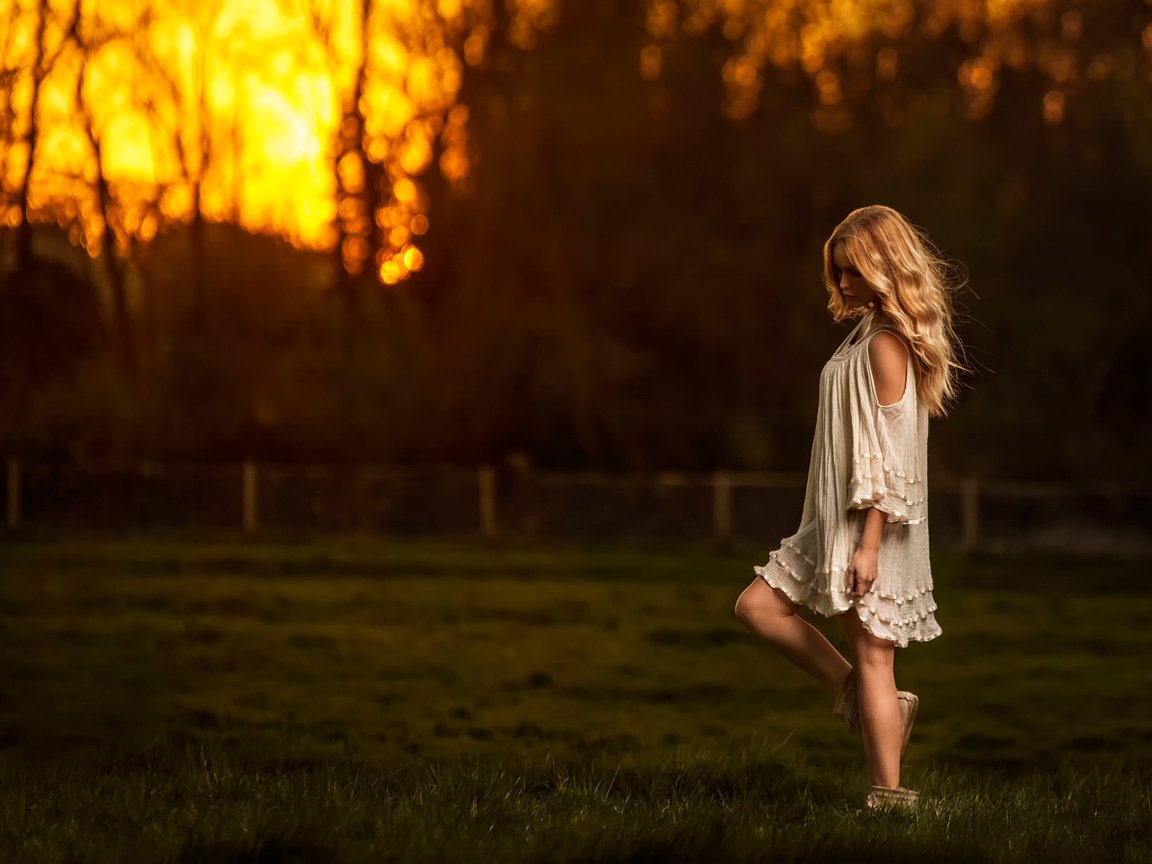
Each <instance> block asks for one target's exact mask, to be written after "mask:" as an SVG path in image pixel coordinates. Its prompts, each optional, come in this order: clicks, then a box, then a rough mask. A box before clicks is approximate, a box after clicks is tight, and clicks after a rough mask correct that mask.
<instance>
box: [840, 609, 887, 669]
mask: <svg viewBox="0 0 1152 864" xmlns="http://www.w3.org/2000/svg"><path fill="white" fill-rule="evenodd" d="M843 621H844V630H845V631H846V635H847V637H848V643H849V645H850V647H851V650H852V656H853V658H854V659H855V661H856V665H857V666H869V667H875V668H885V667H891V666H892V662H893V658H894V656H895V649H896V643H895V642H893V641H892V640H890V639H882V638H881V637H879V636H876V635H874V634H872V633H869V632H868V630H866V629H865V627H864V624H863V623H862V622H861V621H860V616H859V615H858V613H857V612H856V610H855V609H849V610H848V611H847V612H845V613H844V614H843Z"/></svg>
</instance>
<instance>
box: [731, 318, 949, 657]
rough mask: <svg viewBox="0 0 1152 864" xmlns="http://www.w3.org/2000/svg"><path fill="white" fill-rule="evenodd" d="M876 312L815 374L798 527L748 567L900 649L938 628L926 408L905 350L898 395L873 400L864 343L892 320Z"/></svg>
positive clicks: (811, 604) (930, 636)
mask: <svg viewBox="0 0 1152 864" xmlns="http://www.w3.org/2000/svg"><path fill="white" fill-rule="evenodd" d="M875 314H876V313H875V310H871V311H869V312H868V313H866V314H865V315H864V316H863V317H862V318H861V320H860V323H858V324H857V325H856V327H855V328H854V329H853V330H852V332H851V333H849V334H848V337H847V338H846V339H845V340H844V341H843V342H842V343H841V344H840V347H839V348H837V349H836V351H835V352H834V353H833V355H832V357H831V359H830V360H829V361H828V362H827V363H826V364H825V365H824V369H823V371H822V372H821V373H820V401H819V408H818V410H817V414H816V432H815V435H814V436H813V438H812V457H811V462H810V463H809V466H808V485H807V488H806V490H805V493H804V513H803V515H802V516H801V519H800V528H799V530H797V531H796V533H795V534H793V535H791V536H790V537H785V538H783V539H782V540H781V541H780V548H779V549H777V550H776V551H774V552H771V553H769V555H768V563H766V564H764V565H763V566H757V567H754V568H753V569H754V570H755V572H756V573H757V575H759V576H762V577H763V578H764V580H765V581H766V582H767V583H768V584H769V585H771V586H772V587H774V588H779V589H780V590H781V591H783V592H784V593H785V594H786V595H788V597H789V599H791V600H792V602H793V603H798V604H802V605H804V606H807V607H808V608H809V609H813V610H815V611H816V612H819V613H820V614H821V615H824V616H825V617H830V616H832V615H838V614H840V613H842V612H846V611H847V610H849V609H851V608H853V607H855V609H856V612H857V614H858V615H859V617H860V621H861V623H862V624H863V625H864V629H866V630H867V631H868V632H869V633H872V634H873V635H875V636H878V637H880V638H882V639H888V640H891V641H893V642H895V643H896V644H897V645H898V646H899V647H901V648H906V647H907V646H908V643H909V642H910V641H919V642H926V641H928V640H929V639H934V638H936V637H937V636H939V635H940V634H941V632H943V631H942V630H941V628H940V625H939V624H938V623H937V622H936V616H935V615H934V614H933V613H934V612H935V611H936V602H935V601H934V600H933V597H932V567H931V563H930V561H929V555H928V486H927V484H928V409H927V407H926V406H924V405H922V404H921V403H920V400H919V399H918V398H917V394H916V378H915V374H916V373H915V369H914V367H913V361H912V357H911V355H909V357H908V370H907V375H906V377H905V386H904V395H903V396H902V397H901V398H900V400H899V401H897V402H894V403H892V404H891V405H881V404H880V401H879V399H878V397H877V396H876V385H875V383H874V381H873V379H872V365H871V363H870V362H869V359H868V348H867V345H868V341H869V339H871V337H872V336H873V335H874V334H875V333H877V332H879V331H880V330H882V329H891V328H885V327H879V326H876V325H875ZM893 332H895V331H893ZM858 333H859V334H861V338H860V339H858V340H857V341H856V342H855V344H853V342H852V340H853V338H854V337H855V336H856V335H857V334H858ZM869 507H875V508H877V509H879V510H883V511H884V512H885V513H886V514H887V517H886V520H885V524H884V532H883V536H882V538H881V541H880V549H879V552H878V554H877V565H876V566H877V576H876V581H875V582H873V583H872V587H871V589H870V590H869V591H868V592H866V593H865V594H864V595H863V596H862V597H858V596H855V595H853V594H851V593H850V591H851V585H850V584H848V582H849V580H848V577H847V575H846V571H847V568H848V565H849V563H851V561H852V556H853V554H854V553H855V551H856V547H857V546H858V545H859V544H860V538H861V536H862V535H863V533H864V522H865V520H866V518H867V515H868V508H869Z"/></svg>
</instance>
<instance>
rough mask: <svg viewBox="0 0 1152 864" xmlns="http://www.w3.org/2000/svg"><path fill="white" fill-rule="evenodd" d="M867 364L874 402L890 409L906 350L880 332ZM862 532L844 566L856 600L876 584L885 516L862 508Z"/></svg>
mask: <svg viewBox="0 0 1152 864" xmlns="http://www.w3.org/2000/svg"><path fill="white" fill-rule="evenodd" d="M868 361H869V363H870V364H871V366H872V380H873V381H874V382H875V384H876V398H877V399H878V400H879V404H880V405H892V404H894V403H896V402H899V401H900V398H901V397H902V396H903V395H904V387H905V383H906V382H905V380H904V379H905V378H906V377H907V373H908V349H907V348H906V347H904V342H903V341H902V340H901V339H900V337H899V336H897V335H896V334H895V333H892V332H889V331H887V330H881V331H880V332H879V333H876V334H875V335H874V336H873V337H872V339H871V340H870V341H869V343H868ZM863 509H865V510H866V511H867V515H866V516H865V517H864V531H863V533H862V534H861V535H860V545H859V546H857V547H856V551H855V552H854V553H853V555H852V562H851V563H850V564H849V565H848V588H849V590H850V591H851V592H852V593H853V594H855V595H856V596H858V597H859V596H863V595H864V594H866V593H867V592H868V590H869V589H870V588H871V587H872V583H873V582H875V581H876V571H877V568H876V559H877V557H878V556H879V553H880V541H881V540H882V539H883V537H884V523H885V522H886V521H887V520H888V514H887V513H885V512H884V511H883V510H877V509H876V508H875V507H867V508H863Z"/></svg>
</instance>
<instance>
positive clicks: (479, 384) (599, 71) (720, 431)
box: [0, 0, 1152, 483]
mask: <svg viewBox="0 0 1152 864" xmlns="http://www.w3.org/2000/svg"><path fill="white" fill-rule="evenodd" d="M223 3H224V0H215V2H213V3H202V4H193V3H189V2H184V3H177V2H173V3H171V4H167V3H165V2H162V0H153V2H151V3H137V4H124V5H125V7H128V6H132V9H133V10H134V11H132V12H131V13H129V12H124V14H123V20H116V21H112V20H100V21H97V20H89V18H88V17H86V16H88V14H89V13H82V11H81V7H80V6H79V5H78V3H77V2H76V0H69V2H55V3H50V2H48V0H23V2H20V0H8V2H7V4H6V8H4V4H0V22H2V21H6V22H7V23H6V24H5V23H0V29H3V32H0V51H2V52H3V54H2V55H0V56H2V58H3V62H4V67H3V69H2V70H0V72H2V75H3V77H2V79H0V139H2V140H0V148H2V154H0V217H2V218H0V225H3V227H2V228H0V273H2V282H0V404H2V405H3V412H2V414H0V453H7V454H11V455H18V456H23V457H37V458H44V457H50V458H66V459H75V460H82V461H83V460H118V459H133V458H156V459H176V458H178V459H191V460H217V459H237V458H242V457H254V458H258V459H275V460H286V461H292V460H324V461H344V460H351V461H359V460H387V461H393V460H396V461H416V462H423V461H430V462H431V461H445V460H447V461H459V462H474V461H477V460H494V461H498V462H500V461H503V460H505V459H507V458H508V457H509V455H510V454H513V453H519V454H523V455H524V456H526V457H527V458H528V459H530V460H531V461H532V462H533V463H534V464H537V465H541V466H557V467H558V466H563V467H600V468H605V469H613V470H615V469H652V468H694V469H709V468H720V467H724V468H755V469H773V470H786V471H801V470H803V469H804V467H805V466H806V464H807V458H808V452H809V447H810V443H811V436H812V429H813V424H814V420H815V410H816V384H817V375H818V372H819V369H820V367H821V365H822V364H823V362H824V361H825V360H826V359H827V356H828V355H829V353H830V352H831V351H832V349H833V348H834V347H835V346H836V345H837V344H838V343H839V342H840V341H841V340H842V339H843V337H844V335H845V333H846V329H845V327H844V325H835V324H833V323H832V321H831V319H830V317H829V314H828V311H827V309H826V303H827V297H826V294H825V291H824V289H823V287H822V285H821V281H820V269H821V268H820V249H821V246H822V244H823V242H824V240H825V238H826V237H827V235H828V234H829V233H830V232H831V230H832V229H833V228H834V227H835V225H836V224H837V223H838V222H839V221H840V219H842V218H843V216H844V215H846V214H847V213H848V211H849V210H851V209H853V208H855V207H858V206H862V205H865V204H871V203H884V204H888V205H890V206H893V207H896V208H897V209H899V210H901V211H902V212H904V213H905V214H906V215H907V216H908V217H909V218H910V219H911V220H912V221H913V222H915V223H916V224H918V225H920V226H922V227H924V228H925V229H926V230H927V231H928V232H929V234H930V235H931V237H932V238H933V239H934V241H935V242H936V243H937V244H938V245H939V247H940V248H941V249H942V251H943V252H944V254H945V255H946V256H947V257H948V258H950V259H953V260H957V261H960V262H963V264H964V266H965V268H966V271H967V276H968V282H969V285H970V290H968V291H966V292H964V293H963V294H961V295H960V296H959V298H958V301H959V302H958V310H957V314H958V317H957V325H958V330H959V332H960V334H961V336H962V337H963V339H964V342H965V344H966V346H967V348H968V362H969V363H970V364H971V365H972V366H974V367H975V368H976V370H977V374H976V375H975V376H972V377H970V378H968V379H967V381H966V387H965V389H964V390H963V395H962V396H961V398H960V399H959V401H958V402H957V404H956V405H955V406H954V408H953V410H952V412H951V414H950V416H949V417H948V418H946V419H944V420H937V421H934V422H933V426H932V433H931V435H932V446H931V448H930V449H931V454H932V464H933V473H934V474H935V476H937V477H939V476H941V475H942V474H947V475H962V474H973V475H977V476H983V477H989V478H993V477H995V478H1016V479H1061V480H1072V481H1081V482H1096V481H1123V482H1132V483H1140V482H1147V481H1150V480H1152V451H1150V449H1149V448H1148V447H1147V442H1148V441H1149V440H1152V407H1150V403H1149V400H1148V399H1147V396H1146V392H1147V391H1146V390H1145V387H1146V386H1147V384H1148V382H1149V380H1150V379H1152V360H1150V357H1152V275H1150V274H1152V208H1150V205H1149V202H1152V4H1149V3H1146V2H1142V0H1128V2H1122V0H1104V2H1095V3H1077V2H1071V0H1053V2H1036V0H1033V2H1027V3H1024V2H1020V3H995V4H994V3H991V2H989V3H987V4H984V3H975V4H971V3H955V4H953V3H927V2H910V0H906V2H895V0H891V2H876V3H867V2H860V3H855V4H853V3H842V2H813V3H808V4H804V3H798V2H783V0H781V2H772V0H760V2H754V0H748V2H745V3H728V4H717V3H708V2H704V0H698V2H690V0H682V2H671V0H635V2H618V0H615V2H609V0H580V2H575V0H570V2H567V3H563V4H562V5H558V4H554V3H550V2H546V0H536V2H528V0H520V2H515V0H491V2H473V3H468V2H464V0H460V2H452V3H447V2H441V3H438V4H436V3H423V2H417V0H413V3H412V4H411V5H412V15H411V16H410V17H404V16H402V15H400V14H399V13H397V12H394V11H385V8H384V6H383V5H381V8H380V9H377V8H376V6H377V4H376V3H375V2H373V0H358V2H355V3H350V4H345V6H344V7H342V8H344V9H345V12H346V13H347V14H344V15H343V17H339V18H338V17H337V15H336V11H335V10H336V8H337V5H338V4H335V5H334V4H327V5H325V4H321V3H319V2H316V3H314V4H307V3H303V2H301V3H299V4H297V5H291V4H288V3H287V0H285V3H283V4H281V7H280V9H281V15H282V18H283V20H285V21H293V22H295V24H294V26H295V28H296V29H293V30H292V31H291V33H292V34H294V35H292V36H291V38H288V37H283V38H282V34H274V35H273V36H272V37H268V36H267V35H265V36H264V37H259V36H252V37H251V38H252V39H255V40H257V41H258V40H259V38H269V39H274V40H276V41H277V44H283V45H287V46H289V49H290V50H288V49H285V50H286V51H288V53H281V54H276V55H275V57H274V58H273V55H272V54H271V53H269V54H268V57H269V58H273V59H269V60H268V63H269V64H270V66H269V69H263V68H262V67H260V66H259V63H260V62H263V61H262V60H261V59H260V57H261V55H260V52H259V51H251V52H249V53H250V54H251V56H248V55H238V56H233V55H231V54H230V55H228V57H229V59H228V60H227V62H225V60H224V59H221V58H218V57H217V58H214V57H213V56H211V55H210V54H209V53H208V51H207V47H206V46H208V45H209V44H210V43H209V41H207V40H210V39H215V40H217V42H228V43H229V45H230V46H231V47H230V48H229V50H230V51H232V50H238V49H236V47H235V46H237V45H241V46H242V45H243V44H244V43H243V39H242V37H241V36H237V35H236V33H233V34H232V35H233V36H234V37H235V38H233V39H231V40H228V39H224V38H223V37H222V36H221V35H220V34H221V33H222V32H223V30H222V29H221V28H220V27H216V26H215V24H214V23H213V20H215V19H213V20H207V19H205V17H204V16H205V15H206V14H208V13H207V12H206V11H205V10H215V12H216V13H220V14H224V12H226V11H227V9H226V8H225V6H223V5H222V4H223ZM401 5H402V4H401ZM953 7H955V8H953ZM389 8H391V7H389ZM777 13H778V14H777ZM181 16H182V17H181ZM326 16H327V17H326ZM357 16H359V17H357ZM389 16H391V17H389ZM177 18H178V19H180V20H181V21H183V22H184V24H183V25H182V28H183V29H181V30H179V32H180V33H182V34H185V35H184V36H182V37H181V39H182V40H183V41H180V40H177V42H176V43H175V44H178V45H184V46H185V48H184V49H181V50H182V51H183V52H184V53H181V54H179V56H181V57H184V58H185V60H187V61H188V64H189V65H188V69H190V70H195V69H199V77H197V76H196V75H192V74H191V73H189V74H188V75H185V74H183V72H175V71H172V70H174V69H178V68H182V67H180V66H178V65H173V63H172V62H171V61H170V58H169V59H167V60H166V59H165V55H164V54H163V53H162V51H160V49H158V48H157V47H156V46H157V45H160V44H162V42H161V41H158V40H159V36H156V37H155V38H149V37H148V36H147V34H149V33H154V34H155V33H159V32H160V31H159V30H158V29H157V28H160V26H161V24H164V22H166V21H167V22H169V23H170V22H171V21H172V20H175V19H177ZM242 18H243V16H240V18H239V19H238V20H240V19H242ZM356 22H359V23H358V24H357V23H356ZM216 23H219V22H218V21H216ZM769 25H770V26H769ZM235 26H240V24H237V25H235ZM357 27H358V28H359V29H357ZM4 28H6V29H4ZM214 28H215V29H214ZM285 32H287V31H285ZM188 34H191V35H188ZM213 34H215V35H213ZM357 34H359V35H357ZM349 38H350V39H352V40H353V41H352V43H350V44H359V45H360V49H361V51H360V53H359V54H357V52H356V51H347V50H344V49H343V48H342V47H341V46H342V44H343V43H341V42H340V40H341V39H349ZM357 38H358V39H359V40H360V41H359V43H356V39H357ZM477 40H479V41H477ZM380 45H385V46H386V48H387V50H385V48H381V49H380V50H379V51H376V50H374V46H375V47H379V46H380ZM189 46H190V47H189ZM387 46H391V47H387ZM396 46H400V47H399V48H397V47H396ZM108 52H121V53H120V54H118V55H116V56H123V57H130V58H131V60H130V61H129V60H118V61H117V63H118V64H119V65H117V63H112V62H111V61H109V62H104V60H102V59H101V58H102V57H106V56H112V55H111V54H109V53H108ZM189 52H190V53H189ZM398 52H399V53H398ZM173 56H176V55H173ZM357 57H359V58H360V59H359V60H357V59H356V58H357ZM397 57H398V58H400V59H399V60H397V59H396V58H397ZM275 58H280V59H278V60H277V59H275ZM283 58H287V59H286V60H285V59H283ZM349 58H352V59H351V60H350V61H349ZM381 58H383V59H381ZM388 58H392V59H391V60H389V59H388ZM422 58H423V59H422ZM427 58H434V59H435V62H436V64H439V65H437V66H436V68H435V69H431V67H429V66H428V62H429V61H428V60H427ZM274 61H275V62H274ZM197 63H198V64H199V65H198V66H197ZM349 63H350V65H349ZM229 64H248V66H247V67H243V66H242V65H240V66H237V65H229ZM252 64H256V65H255V66H253V65H252ZM325 64H328V67H330V68H328V67H326V66H325ZM305 65H307V68H309V69H311V70H313V71H314V73H315V74H317V75H320V74H325V75H329V78H328V79H325V80H329V81H331V82H332V86H331V88H330V90H328V91H324V92H326V93H327V101H326V106H327V107H325V109H324V111H320V110H319V109H316V111H315V112H314V114H315V123H314V125H313V126H311V127H308V130H306V132H305V133H296V134H297V137H296V138H295V139H291V140H290V138H289V137H287V133H285V132H277V131H276V129H275V128H274V127H271V126H269V122H270V121H267V120H266V119H265V120H262V119H261V118H260V116H259V115H253V118H252V122H246V123H241V122H239V121H235V120H234V119H233V120H228V118H234V115H235V114H236V112H237V111H239V110H241V109H238V108H237V107H236V106H237V104H238V102H237V98H238V97H236V96H235V93H233V95H232V98H231V104H230V105H229V106H226V107H222V106H224V105H225V103H224V102H219V101H217V97H218V94H217V91H216V90H214V89H213V86H214V85H212V81H213V79H212V77H211V76H212V74H213V71H212V70H213V69H231V70H235V69H237V68H246V69H247V70H248V71H247V72H246V73H245V74H249V73H250V74H252V75H254V76H255V78H254V79H253V80H254V83H253V84H252V85H251V86H252V87H256V86H258V85H259V86H265V85H266V84H267V81H268V80H271V79H269V77H268V76H271V75H272V74H273V71H272V70H273V68H274V69H275V70H276V74H279V75H285V76H288V78H287V79H285V80H290V78H291V74H293V70H295V69H298V68H304V66H305ZM326 68H328V71H327V72H325V71H324V70H325V69H326ZM317 70H318V71H317ZM221 74H224V73H221ZM229 74H234V75H238V73H235V72H234V71H233V72H232V73H229ZM117 76H121V78H120V79H119V80H118V79H117ZM388 76H391V77H390V78H389V77H388ZM237 80H239V79H237ZM421 81H424V84H421ZM429 81H431V82H433V84H435V86H433V84H429V83H428V82H429ZM261 82H263V83H261ZM285 86H287V85H285ZM373 88H376V89H375V90H373ZM381 88H383V89H381ZM389 88H390V89H389ZM405 88H407V89H405ZM421 88H423V89H421ZM285 92H287V93H291V92H294V91H291V89H289V90H286V91H285ZM301 92H303V91H301ZM373 93H376V94H377V95H376V96H373V95H372V94H373ZM397 93H399V94H400V95H401V96H403V97H404V98H403V100H402V101H403V104H404V105H405V106H406V108H405V111H406V113H403V112H402V113H400V114H396V109H395V105H396V104H397V99H400V96H396V94H397ZM379 94H383V95H379ZM404 94H407V95H406V96H405V95H404ZM286 98H287V97H286ZM288 101H289V102H291V99H290V98H289V99H288ZM252 104H256V103H255V102H253V103H252ZM389 106H392V107H389ZM253 110H255V109H253ZM390 112H391V113H390ZM129 116H131V117H135V118H137V120H134V121H133V122H132V123H129V122H127V120H125V119H124V118H127V117H129ZM269 116H271V115H269ZM139 118H143V119H139ZM226 121H227V122H226ZM229 124H231V125H229ZM141 130H147V131H141ZM262 130H263V131H262ZM65 131H67V134H65ZM312 133H315V134H312ZM260 134H263V135H266V136H267V139H268V142H269V143H268V149H267V150H266V151H264V150H254V149H252V148H253V147H256V146H257V145H256V144H254V143H252V142H253V141H256V140H257V136H258V135H260ZM278 136H279V137H278ZM120 138H123V141H124V142H128V143H118V140H119V139H120ZM144 139H147V140H148V141H151V142H152V143H151V144H150V145H149V146H148V147H144V146H143V145H140V141H141V140H144ZM260 140H263V139H260ZM132 141H135V144H131V142H132ZM157 141H160V142H162V143H163V146H162V147H161V145H160V144H157V143H156V142H157ZM286 142H287V143H286ZM292 142H295V143H294V144H293V146H296V147H297V148H298V149H299V150H300V152H302V153H305V154H313V155H314V157H315V158H314V160H313V162H312V163H310V164H313V165H318V166H320V169H318V171H312V169H309V170H310V171H312V173H309V174H306V175H305V174H301V175H299V176H300V177H308V178H312V179H311V180H309V181H308V182H314V183H315V184H316V185H315V186H314V187H313V186H308V185H307V184H306V182H305V181H304V180H300V181H297V180H292V179H288V180H286V179H284V177H283V176H281V175H277V174H275V173H274V172H272V170H271V168H270V167H269V166H274V165H275V164H278V163H276V162H275V160H276V159H277V158H281V156H283V148H284V147H287V146H288V144H289V143H292ZM117 147H123V148H125V149H123V150H122V151H121V152H120V155H118V156H116V155H115V153H116V148H117ZM134 147H137V148H142V149H133V148H134ZM149 148H150V149H151V151H154V152H156V153H160V152H161V151H163V153H164V154H166V155H164V157H163V158H161V157H160V156H156V157H155V161H153V162H149V165H151V166H152V167H151V168H150V171H151V175H148V176H145V175H144V174H142V173H141V172H140V171H136V172H135V173H134V171H133V163H134V162H135V163H141V162H143V161H144V160H145V156H143V155H139V154H140V153H143V152H144V151H145V150H149ZM229 148H232V149H229ZM276 148H280V149H279V150H278V149H276ZM294 152H295V151H294ZM134 154H136V155H134ZM152 158H153V157H151V156H148V157H147V159H152ZM285 158H286V157H285ZM310 158H311V157H310ZM161 166H167V167H165V169H164V170H163V171H162V170H161ZM324 170H326V171H327V173H324ZM261 172H263V173H261ZM318 172H319V173H318ZM285 176H287V175H285ZM142 177H144V179H141V178H142ZM261 196H263V197H261ZM300 214H303V215H301V216H300V222H299V224H298V225H297V226H296V227H295V228H293V227H291V226H288V227H284V225H281V224H277V222H276V220H277V218H279V217H281V216H284V217H285V218H287V216H289V215H290V216H292V217H293V218H296V216H297V215H300ZM307 214H312V216H311V217H310V218H311V221H307V220H306V219H305V218H304V216H307ZM285 224H287V223H285ZM309 226H311V227H309Z"/></svg>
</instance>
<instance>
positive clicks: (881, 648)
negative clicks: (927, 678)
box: [840, 609, 903, 789]
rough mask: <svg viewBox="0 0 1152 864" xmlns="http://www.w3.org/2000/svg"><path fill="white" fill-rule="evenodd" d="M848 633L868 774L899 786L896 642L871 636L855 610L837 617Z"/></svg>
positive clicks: (876, 781) (877, 781) (876, 782)
mask: <svg viewBox="0 0 1152 864" xmlns="http://www.w3.org/2000/svg"><path fill="white" fill-rule="evenodd" d="M840 620H841V621H842V622H843V623H844V631H845V632H846V633H847V635H848V645H849V650H850V651H851V653H852V657H853V659H854V660H855V661H856V674H857V692H856V698H857V700H858V701H859V705H860V734H861V737H862V738H863V739H864V756H865V758H866V759H867V760H868V773H869V775H871V778H872V783H873V785H876V786H887V787H889V788H893V789H894V788H896V787H897V786H899V785H900V744H901V741H902V732H903V730H902V728H901V722H900V705H899V703H898V702H897V699H896V677H895V670H894V664H895V653H896V643H895V642H891V641H889V640H887V639H881V638H879V637H878V636H873V635H872V634H871V633H869V632H868V631H867V630H865V629H864V625H863V623H861V621H860V616H859V614H857V612H856V610H855V609H849V610H848V611H847V612H845V613H843V614H842V615H841V616H840Z"/></svg>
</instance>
